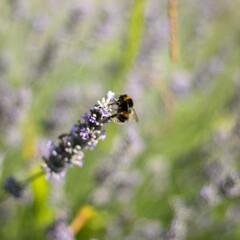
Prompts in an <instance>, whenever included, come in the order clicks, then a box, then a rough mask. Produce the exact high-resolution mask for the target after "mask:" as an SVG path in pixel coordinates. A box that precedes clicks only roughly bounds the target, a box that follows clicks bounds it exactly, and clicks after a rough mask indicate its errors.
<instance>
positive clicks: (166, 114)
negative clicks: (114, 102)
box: [0, 0, 240, 240]
mask: <svg viewBox="0 0 240 240" xmlns="http://www.w3.org/2000/svg"><path fill="white" fill-rule="evenodd" d="M238 7H240V2H239V1H237V0H236V1H223V0H219V1H207V0H205V1H196V0H194V1H190V0H185V1H177V11H178V16H177V17H178V18H177V20H178V22H177V23H178V37H179V45H180V49H181V57H180V59H179V61H178V62H177V63H173V62H172V61H171V59H170V58H169V31H168V15H167V11H168V10H167V8H168V6H167V1H160V0H131V1H126V0H125V1H124V0H122V1H118V0H111V1H110V0H106V1H96V0H91V1H85V0H84V1H76V0H69V1H55V0H51V1H47V0H44V1H43V0H41V1H40V0H31V1H30V0H11V1H1V2H0V134H1V139H0V169H1V170H0V179H1V183H2V184H3V182H4V179H5V178H6V177H7V176H9V175H12V176H14V177H17V178H18V179H21V180H24V179H26V178H27V177H28V176H30V175H31V174H33V173H34V172H37V171H38V169H39V168H40V166H41V164H42V160H41V153H42V151H44V149H45V151H46V143H47V141H48V139H52V140H54V139H57V137H58V135H60V134H61V133H64V132H68V131H69V129H70V128H71V126H72V125H73V123H74V122H76V121H77V120H78V119H79V118H80V116H81V115H83V114H84V112H86V111H89V110H88V109H89V108H90V107H91V106H92V105H93V104H95V103H96V101H97V100H99V99H101V98H102V97H104V96H105V94H106V93H107V92H108V91H109V90H112V91H114V92H115V93H116V94H121V93H128V94H129V95H131V96H132V97H133V99H134V103H135V109H136V111H137V113H138V115H139V119H140V121H139V123H138V124H135V123H134V121H129V123H127V124H125V125H121V126H118V125H115V124H113V123H111V124H109V125H108V126H107V127H106V130H107V138H106V139H105V140H104V141H103V142H100V143H99V145H98V146H97V147H96V148H95V149H94V150H93V151H90V150H89V151H85V152H84V153H85V158H84V159H85V164H84V167H83V168H77V167H74V168H71V169H69V170H68V172H67V174H66V176H65V178H64V179H63V181H62V182H61V183H54V182H53V183H52V182H49V181H47V180H46V179H45V178H44V177H42V178H39V179H38V180H36V181H34V182H33V183H32V184H30V186H29V188H28V189H27V191H26V196H25V197H24V198H23V199H21V200H16V199H9V200H8V201H5V202H2V203H1V206H0V239H3V240H14V239H24V240H27V239H33V236H34V239H36V240H38V239H39V240H40V239H47V238H46V229H47V228H48V226H49V225H50V224H52V223H53V222H54V221H56V219H59V218H63V219H64V220H65V222H66V224H67V225H70V224H71V222H72V221H73V220H74V219H75V217H76V216H77V213H78V212H79V209H84V208H88V207H89V206H90V207H89V208H90V209H91V213H92V214H91V217H90V219H89V220H87V221H85V222H84V224H83V226H82V227H81V229H80V230H79V231H78V232H77V233H76V234H75V238H76V239H84V240H85V239H111V240H115V239H129V240H135V239H136V240H139V239H144V240H148V239H151V240H155V239H156V240H157V239H179V240H181V239H191V240H192V239H196V240H198V239H199V240H200V239H213V240H214V239H218V240H219V239H224V240H225V239H226V240H227V239H240V231H239V227H240V225H239V220H240V219H239V214H240V204H239V196H240V177H239V176H240V172H239V156H240V150H239V142H240V132H239V126H240V125H239V124H240V110H239V99H240V96H239V90H240V71H239V62H240V48H239V37H240V28H239V11H238ZM109 169H110V170H109ZM100 173H101V174H100ZM1 191H2V192H1V195H3V194H4V192H3V190H1ZM80 217H81V216H80ZM63 239H65V238H63Z"/></svg>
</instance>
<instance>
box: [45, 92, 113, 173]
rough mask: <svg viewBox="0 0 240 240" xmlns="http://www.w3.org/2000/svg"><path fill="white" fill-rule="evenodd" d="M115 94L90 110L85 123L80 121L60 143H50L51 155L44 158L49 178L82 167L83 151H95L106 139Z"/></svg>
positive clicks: (111, 93) (84, 117) (62, 137)
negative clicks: (72, 167)
mask: <svg viewBox="0 0 240 240" xmlns="http://www.w3.org/2000/svg"><path fill="white" fill-rule="evenodd" d="M114 95H115V94H114V93H113V92H111V91H109V92H108V94H107V98H106V99H105V98H103V99H102V101H98V103H97V104H95V105H94V106H93V107H92V108H91V109H90V114H87V113H85V114H84V116H83V117H82V118H83V120H84V121H83V122H81V121H80V120H79V121H78V123H77V124H74V125H73V126H72V128H71V130H70V133H68V134H62V135H60V136H59V139H60V142H59V143H58V144H55V143H54V142H49V155H48V156H47V157H45V156H44V157H43V159H44V161H45V164H44V166H43V168H44V169H45V171H46V173H47V175H48V177H49V178H51V177H53V176H55V177H57V178H59V177H63V176H64V175H65V173H66V170H67V168H68V167H70V166H72V165H78V166H80V167H81V166H82V165H83V162H82V159H83V156H84V154H83V152H82V149H84V148H90V149H93V148H94V147H95V146H96V145H97V143H98V141H99V140H103V139H104V138H105V131H104V130H102V127H103V125H104V124H105V123H109V122H110V117H111V115H112V111H114V103H116V101H117V100H116V99H115V98H114Z"/></svg>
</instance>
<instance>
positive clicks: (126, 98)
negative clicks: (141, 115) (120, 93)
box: [124, 95, 132, 101]
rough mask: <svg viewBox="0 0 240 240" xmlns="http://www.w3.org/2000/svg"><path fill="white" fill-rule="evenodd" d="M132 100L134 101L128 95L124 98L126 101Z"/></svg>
mask: <svg viewBox="0 0 240 240" xmlns="http://www.w3.org/2000/svg"><path fill="white" fill-rule="evenodd" d="M130 99H132V98H131V97H130V96H128V95H127V96H126V97H125V98H124V101H127V100H130Z"/></svg>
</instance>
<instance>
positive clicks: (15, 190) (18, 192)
mask: <svg viewBox="0 0 240 240" xmlns="http://www.w3.org/2000/svg"><path fill="white" fill-rule="evenodd" d="M3 188H4V190H5V191H6V192H8V193H9V194H10V195H12V196H13V197H15V198H21V197H22V195H23V190H24V185H23V184H22V183H21V182H19V181H17V180H16V179H15V178H14V177H8V178H7V179H6V180H5V182H4V185H3Z"/></svg>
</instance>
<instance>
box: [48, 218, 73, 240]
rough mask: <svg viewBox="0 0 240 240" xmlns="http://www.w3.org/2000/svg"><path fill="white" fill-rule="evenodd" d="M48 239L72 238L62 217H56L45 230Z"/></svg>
mask: <svg viewBox="0 0 240 240" xmlns="http://www.w3.org/2000/svg"><path fill="white" fill-rule="evenodd" d="M46 236H47V239H48V240H74V239H75V238H74V236H73V234H72V233H71V231H70V229H69V227H68V226H67V224H66V222H65V220H64V219H57V220H56V221H55V222H54V223H53V224H52V225H51V226H50V227H49V228H48V229H47V231H46Z"/></svg>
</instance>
